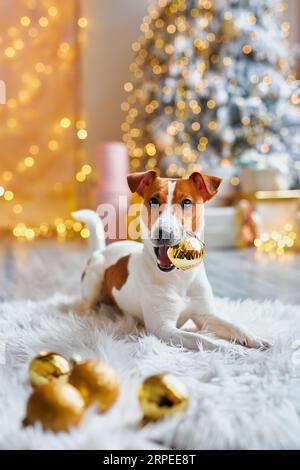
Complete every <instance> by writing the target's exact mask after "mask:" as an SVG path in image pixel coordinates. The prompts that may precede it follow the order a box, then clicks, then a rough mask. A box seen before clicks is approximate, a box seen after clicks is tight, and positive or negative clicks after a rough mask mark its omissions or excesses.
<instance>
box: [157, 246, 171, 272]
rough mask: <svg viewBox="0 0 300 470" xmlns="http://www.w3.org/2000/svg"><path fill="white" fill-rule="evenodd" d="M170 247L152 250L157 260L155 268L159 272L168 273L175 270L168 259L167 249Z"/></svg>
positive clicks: (158, 247)
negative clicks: (156, 267)
mask: <svg viewBox="0 0 300 470" xmlns="http://www.w3.org/2000/svg"><path fill="white" fill-rule="evenodd" d="M169 248H170V245H161V246H156V247H155V248H154V253H155V255H156V259H157V266H158V268H159V269H160V270H161V271H164V272H169V271H173V269H175V266H174V265H173V264H172V263H171V261H170V260H169V257H168V249H169Z"/></svg>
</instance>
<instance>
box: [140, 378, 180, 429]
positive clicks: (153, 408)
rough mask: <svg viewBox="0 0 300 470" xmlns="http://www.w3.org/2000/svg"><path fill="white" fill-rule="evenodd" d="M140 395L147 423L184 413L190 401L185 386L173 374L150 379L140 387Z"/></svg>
mask: <svg viewBox="0 0 300 470" xmlns="http://www.w3.org/2000/svg"><path fill="white" fill-rule="evenodd" d="M138 395H139V400H140V404H141V407H142V410H143V412H144V419H145V420H146V421H147V420H152V421H155V420H158V419H163V418H166V417H168V416H170V415H172V414H174V413H177V412H178V411H183V410H185V409H186V408H187V406H188V401H189V394H188V391H187V389H186V387H185V385H184V384H183V383H182V382H181V380H179V379H178V378H177V377H175V376H174V375H171V374H158V375H153V376H151V377H148V378H147V379H146V380H144V382H143V383H142V384H141V385H140V387H139V392H138Z"/></svg>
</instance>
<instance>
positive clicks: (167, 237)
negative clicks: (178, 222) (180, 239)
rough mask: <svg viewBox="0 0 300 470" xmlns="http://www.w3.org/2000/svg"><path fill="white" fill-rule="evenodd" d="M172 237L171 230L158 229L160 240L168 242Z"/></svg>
mask: <svg viewBox="0 0 300 470" xmlns="http://www.w3.org/2000/svg"><path fill="white" fill-rule="evenodd" d="M170 239H171V232H169V231H167V230H165V229H161V228H160V229H159V230H158V240H159V241H160V242H168V241H170Z"/></svg>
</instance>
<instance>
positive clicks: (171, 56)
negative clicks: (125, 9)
mask: <svg viewBox="0 0 300 470" xmlns="http://www.w3.org/2000/svg"><path fill="white" fill-rule="evenodd" d="M286 8H287V5H286V3H284V2H282V1H279V0H158V1H157V2H155V3H154V4H152V5H151V6H150V7H149V15H148V16H146V17H145V18H144V19H143V23H142V25H141V31H142V33H143V35H142V36H141V37H140V38H139V40H138V41H137V42H135V43H134V44H133V46H132V47H133V50H134V51H135V52H136V56H135V60H134V62H133V64H132V65H131V67H130V70H131V71H132V73H133V75H134V80H133V81H132V82H128V83H126V84H125V90H126V91H127V92H128V93H129V95H128V100H127V101H126V102H124V103H123V104H122V108H123V110H124V111H127V117H126V120H125V122H124V123H123V126H122V130H123V131H124V136H123V138H124V141H125V142H127V145H128V149H129V154H130V157H131V164H132V169H133V170H135V171H141V170H144V169H152V168H155V167H158V168H160V170H161V172H162V173H163V174H165V175H167V176H174V177H176V176H183V175H185V174H186V173H187V172H191V171H195V170H204V171H206V170H208V169H209V171H211V170H212V168H213V167H218V166H219V165H220V164H221V165H228V164H230V162H234V163H235V164H237V165H242V166H243V165H244V166H255V167H268V166H270V167H272V166H273V165H274V166H275V167H276V165H277V166H282V165H283V166H284V165H286V163H287V162H295V161H297V159H299V140H298V137H297V134H298V130H299V124H300V118H299V109H298V106H297V105H298V104H299V102H300V99H299V95H298V93H297V88H296V86H295V77H294V75H293V73H292V72H291V70H292V65H293V63H292V59H291V57H292V54H291V50H290V46H289V42H288V33H289V24H288V23H287V22H286V21H284V20H283V19H282V18H283V17H282V14H283V13H284V11H285V10H286ZM293 164H294V163H293ZM298 164H299V162H298Z"/></svg>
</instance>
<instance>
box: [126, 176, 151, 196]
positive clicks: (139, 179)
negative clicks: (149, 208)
mask: <svg viewBox="0 0 300 470" xmlns="http://www.w3.org/2000/svg"><path fill="white" fill-rule="evenodd" d="M157 176H158V173H157V172H156V171H154V170H150V171H145V172H142V173H131V174H130V175H128V176H127V182H128V186H129V189H130V191H131V192H132V193H138V194H139V195H140V196H143V194H144V191H145V189H146V188H147V186H149V185H150V184H151V183H152V181H154V180H155V178H156V177H157Z"/></svg>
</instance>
